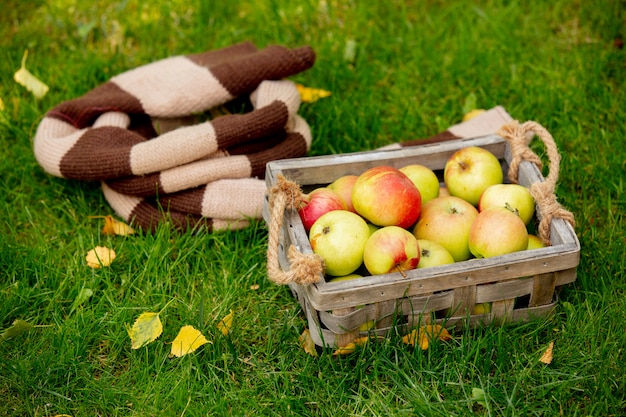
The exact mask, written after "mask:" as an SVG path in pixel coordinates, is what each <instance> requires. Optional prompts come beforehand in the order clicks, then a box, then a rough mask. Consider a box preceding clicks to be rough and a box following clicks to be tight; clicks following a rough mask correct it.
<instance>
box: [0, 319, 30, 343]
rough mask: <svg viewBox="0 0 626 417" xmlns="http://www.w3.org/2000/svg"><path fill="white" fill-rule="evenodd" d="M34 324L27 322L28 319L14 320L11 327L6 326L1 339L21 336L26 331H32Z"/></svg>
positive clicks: (0, 336)
mask: <svg viewBox="0 0 626 417" xmlns="http://www.w3.org/2000/svg"><path fill="white" fill-rule="evenodd" d="M33 327H34V326H33V325H32V324H30V323H29V322H27V321H26V320H20V319H17V320H14V321H13V324H12V325H11V327H8V328H6V329H5V330H4V331H3V332H2V334H1V335H0V341H3V340H7V339H11V338H13V337H16V336H19V335H21V334H22V333H26V332H28V331H30V329H32V328H33Z"/></svg>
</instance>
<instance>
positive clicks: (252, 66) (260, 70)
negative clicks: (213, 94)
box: [210, 45, 315, 97]
mask: <svg viewBox="0 0 626 417" xmlns="http://www.w3.org/2000/svg"><path fill="white" fill-rule="evenodd" d="M314 62H315V53H314V52H313V49H312V48H311V47H309V46H303V47H301V48H295V49H287V48H285V47H283V46H278V45H272V46H268V47H267V48H265V49H263V50H261V51H258V52H255V53H253V54H246V55H243V56H240V57H238V58H237V59H233V60H231V61H228V62H224V63H222V64H218V65H215V66H212V67H211V68H210V70H211V73H212V74H213V75H214V76H215V78H217V79H218V80H219V81H220V83H221V84H222V85H223V86H224V88H226V90H228V91H229V92H230V93H231V94H232V95H233V96H235V97H237V96H240V95H242V94H246V93H250V92H252V90H254V89H255V88H256V87H257V86H258V85H259V84H260V83H261V81H263V80H279V79H281V78H285V77H289V76H291V75H293V74H296V73H298V72H301V71H304V70H307V69H309V68H311V67H312V66H313V64H314Z"/></svg>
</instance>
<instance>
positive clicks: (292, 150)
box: [248, 132, 307, 178]
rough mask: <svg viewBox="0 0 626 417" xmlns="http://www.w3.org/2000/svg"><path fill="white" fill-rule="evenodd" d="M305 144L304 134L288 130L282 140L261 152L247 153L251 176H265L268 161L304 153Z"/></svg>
mask: <svg viewBox="0 0 626 417" xmlns="http://www.w3.org/2000/svg"><path fill="white" fill-rule="evenodd" d="M306 152H307V146H306V141H305V140H304V136H302V135H301V134H300V133H297V132H290V133H289V134H288V135H287V138H285V140H284V141H282V142H281V143H279V144H278V145H277V146H274V147H273V148H271V149H267V150H265V151H262V152H257V153H254V154H250V155H248V159H249V160H250V167H251V168H252V175H251V176H252V177H259V178H263V177H265V166H266V164H267V163H268V162H269V161H275V160H278V159H286V158H296V157H300V156H304V155H306Z"/></svg>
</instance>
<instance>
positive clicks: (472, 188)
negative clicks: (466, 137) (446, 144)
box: [443, 146, 503, 206]
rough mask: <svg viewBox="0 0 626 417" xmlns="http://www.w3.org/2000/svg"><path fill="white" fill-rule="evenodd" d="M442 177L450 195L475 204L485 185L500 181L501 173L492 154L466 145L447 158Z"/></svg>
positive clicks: (498, 164) (496, 159)
mask: <svg viewBox="0 0 626 417" xmlns="http://www.w3.org/2000/svg"><path fill="white" fill-rule="evenodd" d="M443 179H444V182H445V184H446V187H447V188H448V191H450V194H451V195H453V196H456V197H460V198H462V199H463V200H465V201H467V202H468V203H470V204H472V205H473V206H476V205H478V200H479V199H480V195H481V194H482V193H483V191H485V189H487V187H489V186H490V185H494V184H501V183H502V179H503V174H502V167H501V166H500V161H498V158H496V157H495V155H494V154H492V153H491V152H489V151H488V150H486V149H484V148H480V147H478V146H468V147H466V148H462V149H459V150H458V151H456V152H454V153H453V154H452V156H450V158H448V161H447V162H446V166H445V168H444V171H443Z"/></svg>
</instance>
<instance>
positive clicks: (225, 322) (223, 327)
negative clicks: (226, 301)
mask: <svg viewBox="0 0 626 417" xmlns="http://www.w3.org/2000/svg"><path fill="white" fill-rule="evenodd" d="M234 315H235V312H234V311H233V310H230V313H228V315H226V317H224V318H223V319H221V320H220V321H219V323H217V328H218V329H219V331H221V332H222V334H223V335H224V336H226V335H228V332H230V328H231V327H232V326H233V318H234Z"/></svg>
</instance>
